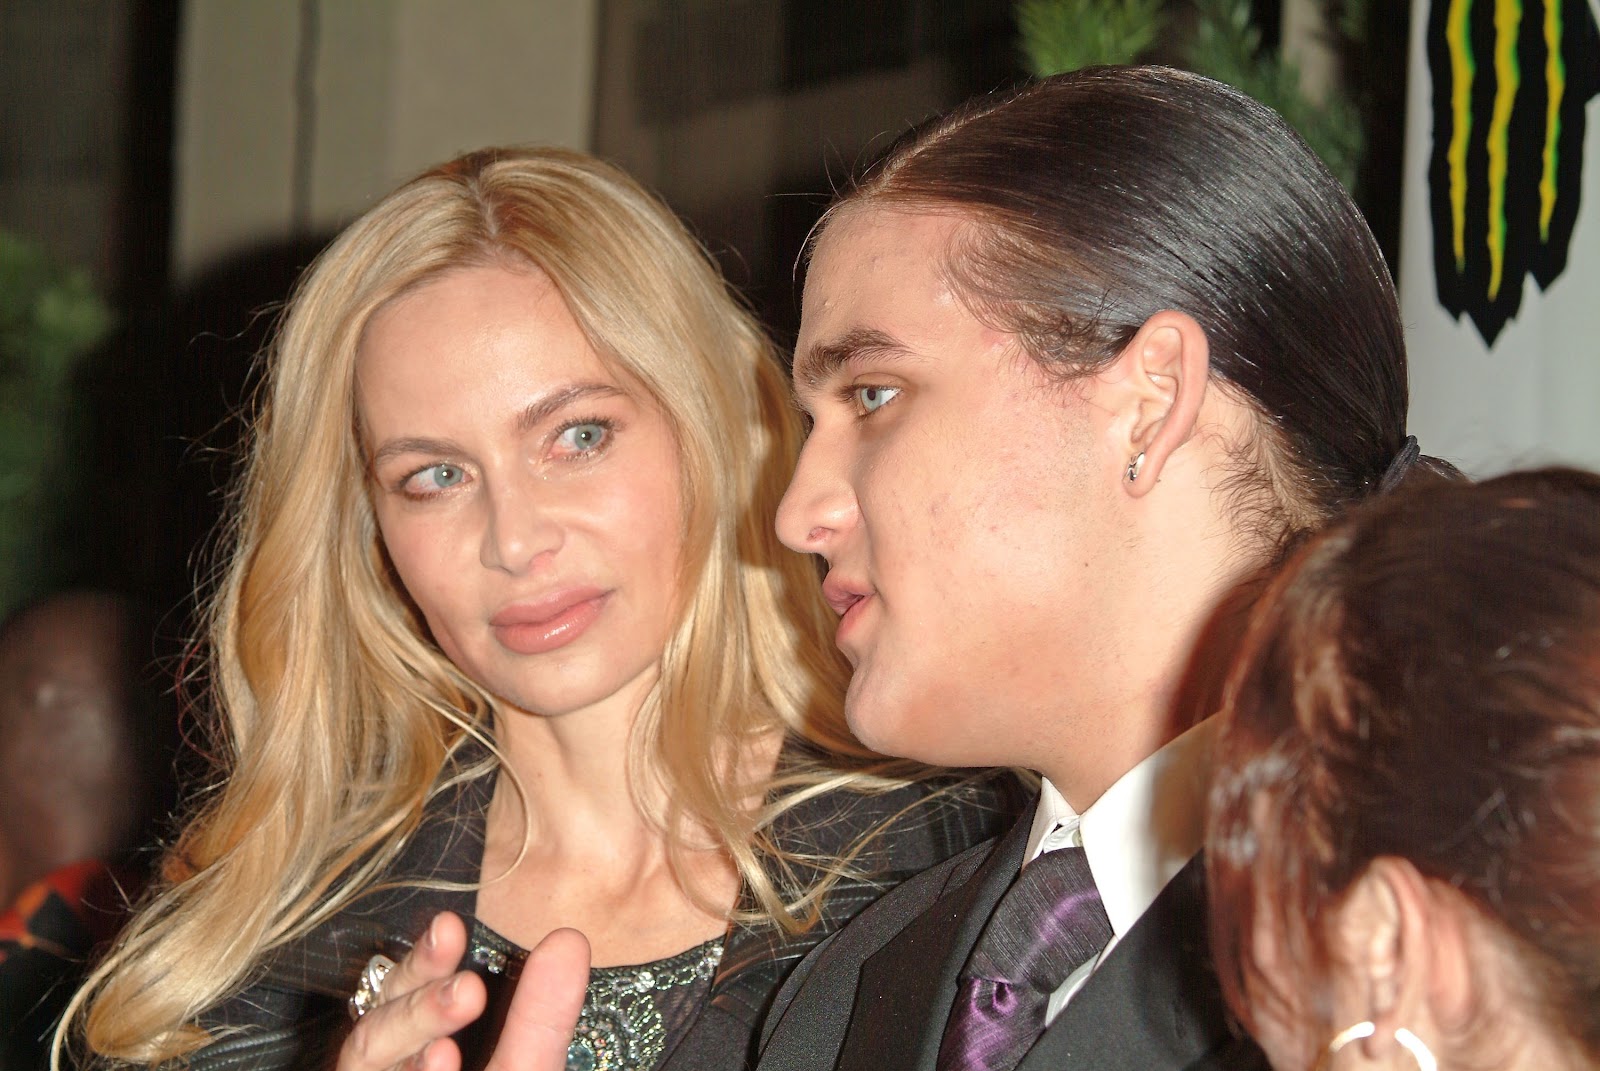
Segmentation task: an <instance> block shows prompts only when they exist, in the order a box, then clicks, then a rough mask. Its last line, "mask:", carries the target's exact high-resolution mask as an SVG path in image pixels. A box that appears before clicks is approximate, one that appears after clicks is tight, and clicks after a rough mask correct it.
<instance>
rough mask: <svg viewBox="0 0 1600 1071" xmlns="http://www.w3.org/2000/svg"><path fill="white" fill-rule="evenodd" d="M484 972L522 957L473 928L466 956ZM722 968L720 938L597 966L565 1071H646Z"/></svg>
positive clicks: (684, 1026) (678, 1034) (674, 1040)
mask: <svg viewBox="0 0 1600 1071" xmlns="http://www.w3.org/2000/svg"><path fill="white" fill-rule="evenodd" d="M468 955H469V957H470V958H471V959H472V961H473V962H474V963H476V964H478V965H479V966H481V967H482V968H483V969H484V970H486V971H488V972H489V973H490V974H500V973H503V972H504V971H505V970H506V968H507V964H508V962H509V961H511V960H512V959H520V958H522V957H523V956H524V955H525V953H524V952H523V951H522V950H521V949H520V948H518V947H516V946H515V945H513V944H512V943H511V942H510V941H507V940H506V939H505V938H503V937H501V936H500V935H499V934H497V933H495V932H494V931H493V930H491V929H489V928H488V927H486V926H484V925H482V924H481V923H479V924H477V925H475V926H474V927H473V930H472V940H471V947H470V950H469V953H468ZM720 962H722V938H720V937H718V938H713V939H712V940H710V941H707V942H705V943H704V944H701V945H696V946H695V947H693V948H690V949H687V950H685V951H683V952H679V953H678V954H677V955H674V956H668V957H667V958H665V959H658V960H654V961H653V962H650V963H641V964H637V965H635V966H630V967H595V968H594V969H592V970H591V971H590V972H589V989H588V993H587V995H586V996H585V997H584V1001H583V1011H582V1013H580V1014H579V1016H578V1029H577V1031H576V1033H575V1034H574V1036H573V1039H572V1044H571V1045H570V1046H569V1047H568V1048H567V1071H651V1069H653V1068H655V1067H656V1066H658V1065H659V1064H660V1063H661V1062H662V1060H663V1059H664V1058H665V1057H666V1055H667V1054H668V1053H670V1052H671V1051H672V1050H673V1048H674V1047H675V1046H676V1045H677V1044H678V1042H679V1041H680V1040H682V1038H683V1035H684V1034H685V1033H686V1032H687V1031H688V1029H689V1026H690V1024H691V1023H693V1022H694V1019H695V1016H696V1015H698V1014H699V1012H700V1009H701V1007H702V1006H703V1005H704V1004H705V1001H706V997H707V995H708V994H709V993H710V990H711V979H712V977H713V976H714V975H715V974H716V973H717V964H719V963H720Z"/></svg>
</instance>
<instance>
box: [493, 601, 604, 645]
mask: <svg viewBox="0 0 1600 1071" xmlns="http://www.w3.org/2000/svg"><path fill="white" fill-rule="evenodd" d="M610 598H611V592H609V591H604V590H601V589H599V588H567V589H565V590H563V591H557V592H552V593H551V594H549V595H546V596H544V597H543V598H540V599H536V600H533V601H531V602H518V603H512V604H511V605H510V606H507V607H505V608H504V609H502V610H500V611H499V612H498V613H496V614H495V615H494V616H493V617H491V618H490V619H489V627H490V628H492V629H493V630H494V635H495V639H497V640H498V641H499V642H500V646H502V647H504V648H505V649H506V650H508V651H513V652H515V653H516V654H524V655H536V654H545V653H547V652H549V651H555V650H559V649H560V648H562V647H565V646H566V645H567V644H569V643H571V642H572V641H574V640H576V639H577V638H578V637H579V636H582V635H583V634H584V633H585V632H587V631H588V629H589V626H590V625H592V624H594V622H595V619H596V618H598V617H599V616H600V612H601V611H602V610H604V609H605V605H606V602H607V600H609V599H610Z"/></svg>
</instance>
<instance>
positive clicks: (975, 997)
mask: <svg viewBox="0 0 1600 1071" xmlns="http://www.w3.org/2000/svg"><path fill="white" fill-rule="evenodd" d="M1110 940H1111V920H1110V919H1108V918H1107V917H1106V909H1105V905H1104V904H1102V903H1101V902H1100V891H1099V890H1098V889H1096V888H1095V885H1094V875H1093V874H1091V873H1089V862H1088V860H1087V859H1085V858H1084V854H1083V849H1082V848H1060V849H1057V850H1056V851H1053V852H1046V853H1045V854H1044V855H1041V856H1039V858H1037V859H1035V860H1034V861H1033V862H1031V863H1029V864H1028V865H1027V866H1026V867H1024V868H1023V869H1022V874H1021V875H1020V876H1019V877H1018V878H1017V880H1016V881H1015V882H1014V883H1013V884H1012V886H1011V888H1010V889H1008V890H1006V894H1005V895H1004V896H1002V897H1001V898H1000V903H999V904H997V905H995V910H994V915H993V916H992V917H991V918H990V919H989V924H988V925H987V926H986V927H984V930H983V934H982V935H981V936H980V937H979V938H978V943H977V944H976V945H975V946H974V947H973V949H972V955H971V957H969V958H968V960H967V965H966V967H965V968H963V969H962V971H961V975H960V978H959V985H960V988H959V990H958V992H957V994H956V1003H955V1007H954V1008H953V1009H952V1010H951V1012H950V1021H949V1023H948V1024H946V1026H945V1029H944V1040H943V1042H942V1043H941V1044H940V1046H939V1060H938V1063H937V1065H936V1066H937V1068H938V1071H1011V1069H1012V1068H1014V1067H1016V1066H1017V1063H1018V1061H1020V1060H1021V1059H1022V1056H1023V1054H1024V1053H1026V1052H1027V1051H1028V1050H1029V1049H1030V1048H1032V1046H1033V1043H1034V1042H1035V1041H1037V1040H1038V1038H1039V1035H1040V1034H1041V1033H1043V1032H1044V1015H1045V1008H1046V1007H1047V1006H1048V1005H1049V1003H1050V994H1052V993H1054V992H1055V991H1056V989H1057V988H1059V987H1060V985H1061V983H1062V982H1064V981H1066V980H1067V975H1069V974H1071V973H1072V972H1073V971H1074V970H1076V969H1077V968H1078V967H1079V965H1081V964H1083V963H1084V962H1086V961H1087V960H1088V959H1089V957H1090V956H1093V955H1094V954H1096V953H1097V952H1099V951H1100V950H1101V949H1102V948H1104V947H1105V946H1106V942H1108V941H1110Z"/></svg>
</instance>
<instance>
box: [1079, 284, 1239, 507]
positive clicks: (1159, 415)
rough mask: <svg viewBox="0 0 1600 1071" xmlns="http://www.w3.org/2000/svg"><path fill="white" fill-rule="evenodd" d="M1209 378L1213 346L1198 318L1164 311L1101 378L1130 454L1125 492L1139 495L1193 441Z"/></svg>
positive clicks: (1120, 442)
mask: <svg viewBox="0 0 1600 1071" xmlns="http://www.w3.org/2000/svg"><path fill="white" fill-rule="evenodd" d="M1210 377H1211V347H1210V344H1209V343H1208V342H1207V341H1206V333H1205V331H1204V330H1203V329H1202V328H1201V327H1200V325H1199V323H1197V322H1196V321H1195V319H1194V317H1192V316H1190V315H1188V314H1187V313H1182V312H1178V311H1176V310H1174V309H1166V310H1163V311H1161V312H1158V313H1156V314H1155V315H1154V316H1152V317H1150V318H1149V319H1148V320H1146V321H1145V322H1144V323H1143V324H1142V325H1141V326H1140V327H1139V330H1138V332H1137V333H1136V334H1135V335H1134V336H1133V339H1132V341H1130V342H1129V343H1128V344H1127V345H1126V346H1125V347H1123V350H1122V352H1121V353H1119V354H1118V355H1117V356H1116V359H1115V360H1113V361H1112V362H1111V364H1110V365H1109V366H1107V367H1106V368H1105V369H1104V370H1103V371H1102V372H1101V373H1100V375H1099V376H1098V377H1097V378H1099V379H1100V381H1101V382H1100V385H1101V387H1102V388H1104V389H1105V390H1106V391H1107V394H1106V395H1105V396H1103V397H1104V398H1105V400H1106V401H1107V402H1108V403H1109V404H1110V405H1111V406H1112V407H1113V408H1114V412H1115V418H1114V420H1113V422H1112V432H1113V434H1115V435H1116V436H1117V438H1118V442H1117V446H1118V448H1119V449H1122V450H1126V452H1127V457H1128V470H1127V472H1126V474H1125V478H1124V479H1123V489H1124V490H1126V491H1127V492H1128V493H1129V494H1130V495H1133V496H1134V497H1136V498H1137V497H1140V496H1142V495H1144V494H1145V492H1146V491H1148V490H1149V489H1150V488H1151V487H1153V486H1154V485H1155V483H1156V481H1157V480H1159V479H1160V478H1161V471H1162V469H1163V468H1164V467H1165V466H1166V463H1167V460H1168V459H1169V458H1170V457H1171V456H1172V454H1173V451H1175V450H1177V449H1178V447H1180V446H1182V445H1183V444H1184V443H1186V442H1188V441H1189V438H1190V437H1191V436H1192V435H1193V434H1194V431H1195V428H1196V426H1197V425H1198V424H1199V420H1200V403H1201V402H1202V401H1204V399H1205V394H1206V385H1207V383H1208V381H1209V380H1210Z"/></svg>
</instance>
